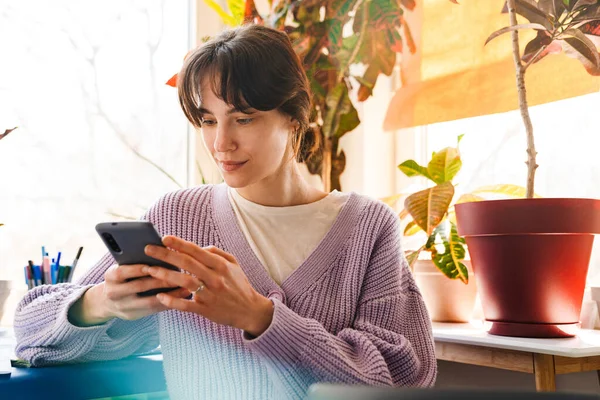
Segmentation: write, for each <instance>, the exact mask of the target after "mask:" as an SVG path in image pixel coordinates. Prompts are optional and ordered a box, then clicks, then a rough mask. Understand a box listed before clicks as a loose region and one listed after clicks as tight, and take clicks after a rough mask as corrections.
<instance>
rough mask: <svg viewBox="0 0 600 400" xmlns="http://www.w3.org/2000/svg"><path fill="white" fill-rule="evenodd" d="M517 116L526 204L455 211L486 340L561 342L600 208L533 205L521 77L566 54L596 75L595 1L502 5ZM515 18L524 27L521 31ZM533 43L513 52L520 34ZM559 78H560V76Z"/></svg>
mask: <svg viewBox="0 0 600 400" xmlns="http://www.w3.org/2000/svg"><path fill="white" fill-rule="evenodd" d="M505 11H506V12H508V15H509V19H510V25H509V26H507V27H506V28H503V29H501V30H499V31H497V32H494V33H493V34H492V35H491V36H490V37H489V39H488V42H489V41H490V40H492V39H494V38H495V37H497V36H499V35H502V34H504V33H509V32H510V33H511V37H512V41H511V43H512V52H513V59H514V65H515V70H516V82H517V92H518V99H519V109H520V112H521V116H522V118H523V122H524V125H525V130H526V134H527V166H528V174H527V196H526V197H527V198H526V199H520V200H497V201H484V202H471V203H463V204H458V205H457V206H456V214H457V220H458V231H459V233H460V234H461V235H463V236H465V239H466V242H467V245H468V247H469V253H470V255H471V260H472V262H473V267H474V269H475V270H476V276H477V284H478V287H479V290H480V295H481V298H482V305H483V310H484V315H485V318H486V320H488V321H490V322H492V324H491V329H490V333H493V334H499V335H508V336H530V337H565V336H572V335H574V332H576V329H575V328H576V325H577V323H578V321H579V313H580V311H581V301H582V297H583V290H584V287H585V280H586V275H587V270H588V264H589V260H590V254H591V248H592V243H593V238H594V237H593V234H598V233H600V201H599V200H594V199H573V198H565V199H559V198H548V199H534V198H533V191H534V179H535V171H536V169H537V167H538V165H537V163H536V154H537V153H536V150H535V143H534V136H533V126H532V123H531V119H530V116H529V109H528V105H527V93H526V87H525V79H524V76H525V72H526V71H528V69H529V68H530V67H531V66H532V65H533V64H534V63H536V62H538V61H539V60H541V59H542V58H544V57H546V56H547V55H548V54H551V53H557V52H561V51H564V52H565V53H566V54H567V55H569V56H571V57H575V58H577V59H579V60H580V61H581V62H582V64H583V66H584V67H585V68H586V70H587V71H588V72H589V73H590V74H592V75H600V54H599V53H598V50H597V48H596V45H595V44H594V42H596V43H598V39H600V29H599V26H600V0H508V1H507V3H506V7H505ZM517 14H518V15H521V16H522V17H524V18H525V19H527V20H528V21H529V23H525V24H519V23H518V22H517ZM522 29H534V30H536V31H537V36H536V37H535V38H534V39H533V40H531V41H530V42H529V43H528V44H527V45H526V47H525V49H524V52H523V54H521V52H520V49H519V37H518V32H519V30H522ZM486 43H487V42H486ZM559 73H560V72H559Z"/></svg>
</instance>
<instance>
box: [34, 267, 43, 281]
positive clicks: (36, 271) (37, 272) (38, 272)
mask: <svg viewBox="0 0 600 400" xmlns="http://www.w3.org/2000/svg"><path fill="white" fill-rule="evenodd" d="M33 278H34V279H35V286H41V285H42V271H41V270H40V266H39V265H34V266H33Z"/></svg>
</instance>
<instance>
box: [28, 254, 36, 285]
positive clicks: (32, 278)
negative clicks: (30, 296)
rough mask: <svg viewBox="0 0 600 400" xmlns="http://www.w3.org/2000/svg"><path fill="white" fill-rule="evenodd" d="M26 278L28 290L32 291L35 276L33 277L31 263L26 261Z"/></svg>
mask: <svg viewBox="0 0 600 400" xmlns="http://www.w3.org/2000/svg"><path fill="white" fill-rule="evenodd" d="M27 276H28V277H29V285H28V287H29V289H33V288H34V287H35V276H34V275H33V261H31V260H28V261H27Z"/></svg>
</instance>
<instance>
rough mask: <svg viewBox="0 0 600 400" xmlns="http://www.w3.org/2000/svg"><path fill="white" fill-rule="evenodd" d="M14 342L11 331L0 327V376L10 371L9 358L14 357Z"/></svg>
mask: <svg viewBox="0 0 600 400" xmlns="http://www.w3.org/2000/svg"><path fill="white" fill-rule="evenodd" d="M16 344H17V343H16V340H15V338H14V336H13V334H12V331H11V330H9V329H7V328H0V376H6V375H8V374H9V372H10V371H11V366H10V359H11V358H13V357H14V349H15V345H16Z"/></svg>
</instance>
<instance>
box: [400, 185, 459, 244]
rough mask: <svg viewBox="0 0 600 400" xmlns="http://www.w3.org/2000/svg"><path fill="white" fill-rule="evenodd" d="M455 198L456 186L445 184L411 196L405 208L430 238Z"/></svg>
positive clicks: (405, 203)
mask: <svg viewBox="0 0 600 400" xmlns="http://www.w3.org/2000/svg"><path fill="white" fill-rule="evenodd" d="M453 197H454V186H453V185H452V183H450V182H445V183H442V184H440V185H437V186H434V187H432V188H429V189H425V190H421V191H420V192H416V193H413V194H411V195H410V196H408V197H407V198H406V199H405V200H404V208H406V209H407V210H408V212H409V213H410V215H411V216H412V217H413V220H415V222H416V223H417V225H419V227H420V228H421V229H423V231H425V233H427V235H428V236H429V235H431V233H432V232H433V230H434V229H435V228H436V227H437V226H438V225H439V224H440V222H442V220H443V219H444V216H445V215H446V213H447V212H448V207H449V206H450V202H451V201H452V198H453Z"/></svg>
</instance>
